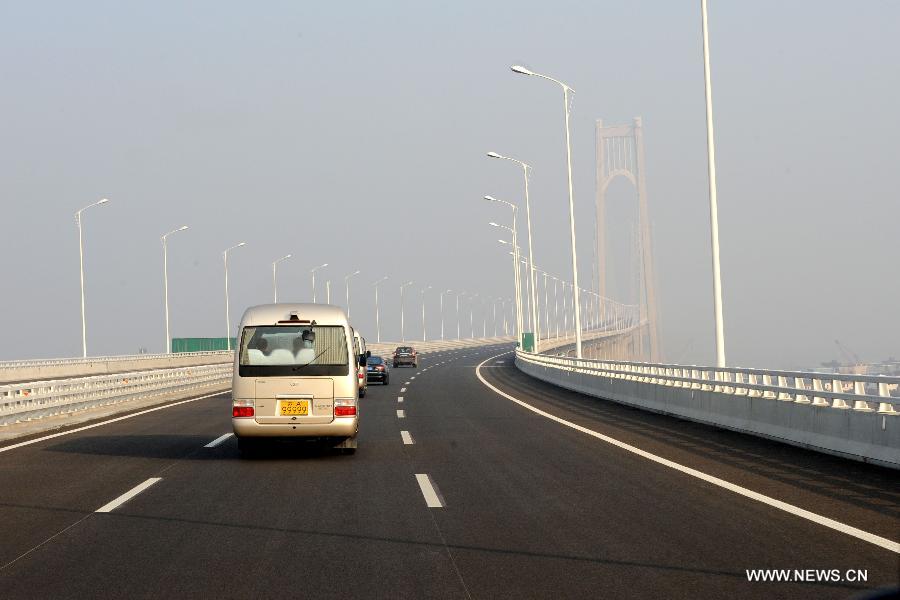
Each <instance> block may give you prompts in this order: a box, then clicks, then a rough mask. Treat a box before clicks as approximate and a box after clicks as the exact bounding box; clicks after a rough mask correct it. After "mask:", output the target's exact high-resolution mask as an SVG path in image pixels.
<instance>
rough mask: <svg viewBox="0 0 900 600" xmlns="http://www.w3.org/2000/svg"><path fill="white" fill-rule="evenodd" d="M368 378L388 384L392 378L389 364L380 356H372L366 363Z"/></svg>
mask: <svg viewBox="0 0 900 600" xmlns="http://www.w3.org/2000/svg"><path fill="white" fill-rule="evenodd" d="M366 379H368V380H369V381H378V382H380V383H381V385H387V384H388V383H389V382H390V380H391V374H390V373H388V369H387V364H385V362H384V359H383V358H381V357H380V356H370V357H369V360H368V362H367V364H366Z"/></svg>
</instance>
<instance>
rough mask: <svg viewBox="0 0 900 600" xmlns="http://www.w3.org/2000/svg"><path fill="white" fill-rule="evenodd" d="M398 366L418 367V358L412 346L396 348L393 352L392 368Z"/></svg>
mask: <svg viewBox="0 0 900 600" xmlns="http://www.w3.org/2000/svg"><path fill="white" fill-rule="evenodd" d="M400 365H408V366H410V367H418V366H419V356H418V354H417V353H416V349H415V348H413V347H412V346H398V347H397V349H396V350H394V368H397V367H399V366H400Z"/></svg>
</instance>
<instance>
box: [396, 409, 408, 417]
mask: <svg viewBox="0 0 900 600" xmlns="http://www.w3.org/2000/svg"><path fill="white" fill-rule="evenodd" d="M397 418H398V419H405V418H406V413H405V412H403V411H402V410H398V411H397Z"/></svg>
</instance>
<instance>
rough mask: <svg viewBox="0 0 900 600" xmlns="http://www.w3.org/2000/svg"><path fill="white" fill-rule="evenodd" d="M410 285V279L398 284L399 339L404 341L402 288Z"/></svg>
mask: <svg viewBox="0 0 900 600" xmlns="http://www.w3.org/2000/svg"><path fill="white" fill-rule="evenodd" d="M410 285H412V281H407V282H406V283H402V284H400V341H401V342H405V341H406V334H405V333H404V329H403V290H405V289H406V287H407V286H410Z"/></svg>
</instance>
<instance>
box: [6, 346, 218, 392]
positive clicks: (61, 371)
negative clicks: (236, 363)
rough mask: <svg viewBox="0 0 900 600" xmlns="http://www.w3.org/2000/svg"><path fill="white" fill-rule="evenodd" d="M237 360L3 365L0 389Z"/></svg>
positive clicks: (196, 357)
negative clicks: (30, 383)
mask: <svg viewBox="0 0 900 600" xmlns="http://www.w3.org/2000/svg"><path fill="white" fill-rule="evenodd" d="M233 357H234V353H233V352H228V351H217V352H184V353H173V354H132V355H122V356H90V357H88V358H51V359H39V360H16V361H7V362H0V385H4V384H7V383H11V382H19V381H38V380H44V379H62V378H65V377H85V376H88V375H111V374H114V373H124V372H129V371H141V370H145V369H166V368H176V367H187V366H199V365H209V364H213V363H230V362H231V361H232V360H233Z"/></svg>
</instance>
